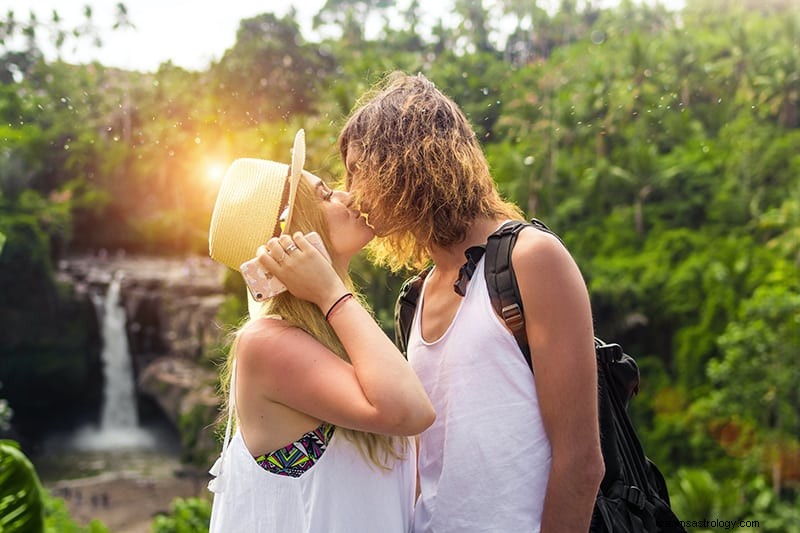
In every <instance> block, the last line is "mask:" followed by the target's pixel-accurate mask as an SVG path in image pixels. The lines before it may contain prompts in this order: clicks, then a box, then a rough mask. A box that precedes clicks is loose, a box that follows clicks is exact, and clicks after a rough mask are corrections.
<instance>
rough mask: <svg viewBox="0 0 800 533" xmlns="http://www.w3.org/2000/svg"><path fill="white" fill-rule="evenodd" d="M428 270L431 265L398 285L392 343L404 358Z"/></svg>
mask: <svg viewBox="0 0 800 533" xmlns="http://www.w3.org/2000/svg"><path fill="white" fill-rule="evenodd" d="M430 271H431V267H428V268H426V269H425V270H423V271H421V272H420V273H419V274H417V275H416V276H413V277H411V278H409V279H407V280H406V281H405V282H404V283H403V286H402V287H400V296H398V297H397V303H395V306H394V343H395V344H396V345H397V348H398V349H399V350H400V351H401V352H402V354H403V356H404V357H406V358H408V355H407V350H408V336H409V335H411V323H412V322H413V321H414V313H415V312H416V310H417V301H418V300H419V295H420V293H421V292H422V285H423V283H425V278H426V277H428V274H429V273H430Z"/></svg>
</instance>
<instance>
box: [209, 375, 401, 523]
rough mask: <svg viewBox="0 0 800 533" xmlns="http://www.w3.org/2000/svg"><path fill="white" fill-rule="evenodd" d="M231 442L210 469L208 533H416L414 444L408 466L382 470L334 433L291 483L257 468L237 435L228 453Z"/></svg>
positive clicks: (342, 437) (345, 439)
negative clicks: (413, 532)
mask: <svg viewBox="0 0 800 533" xmlns="http://www.w3.org/2000/svg"><path fill="white" fill-rule="evenodd" d="M235 372H236V369H235V368H234V369H233V374H234V375H235ZM231 390H234V384H233V383H232V384H231ZM232 397H233V396H232ZM231 411H232V408H231ZM229 436H230V429H228V430H227V431H226V442H225V444H223V450H222V454H221V455H220V458H219V459H218V460H217V462H216V463H215V464H214V466H213V467H212V469H211V473H212V474H214V475H215V476H216V477H215V478H214V479H212V480H211V482H210V483H209V490H211V491H212V492H213V493H214V503H213V507H212V511H211V527H210V533H376V532H380V533H383V532H386V533H407V532H409V531H410V530H411V522H412V515H413V505H414V492H415V481H416V480H415V477H416V470H415V466H414V455H415V453H414V445H413V440H411V439H408V440H409V445H408V446H407V454H406V456H405V458H404V459H403V460H399V461H396V462H394V464H393V467H392V468H391V469H390V470H382V469H380V468H378V467H377V466H375V465H374V464H373V463H372V462H370V461H368V460H367V459H365V458H364V456H362V455H361V453H360V452H359V449H358V448H357V447H356V445H355V444H353V443H351V442H350V441H349V440H348V439H347V438H346V437H344V435H342V434H341V433H340V432H334V435H333V437H332V438H331V440H330V442H329V443H328V445H327V448H326V449H325V451H324V453H323V454H322V456H321V457H320V458H319V459H318V460H317V462H316V464H314V466H312V467H311V469H310V470H308V471H307V472H305V473H303V474H302V475H301V476H300V477H290V476H283V475H278V474H274V473H271V472H268V471H267V470H264V469H263V468H262V467H261V466H259V465H258V463H256V461H255V459H254V458H253V455H252V454H251V453H250V452H249V451H248V449H247V446H246V445H245V442H244V439H243V438H242V434H241V433H240V432H239V431H237V432H236V434H235V435H234V436H233V439H231V440H230V445H228V438H229Z"/></svg>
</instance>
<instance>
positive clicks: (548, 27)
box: [0, 0, 800, 533]
mask: <svg viewBox="0 0 800 533" xmlns="http://www.w3.org/2000/svg"><path fill="white" fill-rule="evenodd" d="M419 4H420V3H419V2H418V1H417V0H414V1H412V2H410V7H408V8H403V9H398V8H396V7H395V5H394V2H393V1H392V0H327V1H326V2H325V4H324V7H323V8H322V9H321V10H320V11H319V13H318V14H317V15H316V16H315V18H314V26H315V28H316V29H318V30H320V31H319V32H318V34H319V35H330V36H332V37H315V38H311V37H310V36H309V35H304V34H303V33H302V32H301V29H300V25H299V23H298V21H297V20H296V16H295V13H294V12H290V13H289V14H288V15H286V16H284V17H282V18H281V17H277V16H275V15H274V14H272V13H269V12H266V13H264V14H262V15H259V16H257V17H254V18H250V19H246V20H242V21H241V23H240V26H239V30H238V33H237V36H236V42H235V44H234V45H233V46H232V47H231V48H230V49H228V50H226V51H224V54H222V55H221V56H220V59H219V60H215V61H213V62H211V64H210V65H209V66H208V68H207V69H205V70H201V71H190V70H186V69H183V68H181V67H178V66H176V65H174V64H173V63H171V62H166V63H163V64H162V65H161V66H160V68H158V70H157V71H155V72H148V73H144V72H136V71H126V70H120V69H117V68H111V67H107V66H104V65H102V64H99V63H97V62H95V63H89V64H70V63H68V62H65V61H63V60H60V59H58V57H56V58H55V59H49V58H46V57H45V54H44V52H43V51H42V50H43V47H44V45H45V44H46V45H47V46H49V47H55V49H56V50H66V49H67V47H72V46H79V47H80V46H83V47H88V48H90V47H92V46H96V45H99V44H100V43H95V41H96V40H97V39H98V37H97V32H96V31H95V27H94V26H93V21H92V13H91V11H90V10H88V9H87V11H86V13H85V15H86V24H84V25H81V26H80V27H76V28H72V27H67V26H66V25H65V24H64V23H63V22H62V21H61V19H60V18H59V17H58V15H57V14H54V16H53V19H52V20H37V19H35V18H30V19H25V18H23V17H22V15H23V14H21V13H12V12H9V13H7V14H6V15H4V16H5V18H4V19H0V324H2V327H1V328H0V381H1V382H2V383H3V388H2V389H0V398H2V400H0V437H3V436H5V437H7V440H4V441H0V442H1V444H0V449H2V451H3V453H2V454H0V486H5V487H6V489H7V488H8V487H13V490H11V492H12V493H15V494H17V496H18V497H17V498H10V499H9V498H4V497H0V531H42V530H44V531H59V532H61V531H106V530H107V529H106V526H104V525H103V524H102V523H100V522H99V521H93V522H92V523H90V524H88V525H87V524H82V525H81V524H78V523H77V522H76V521H75V520H74V519H73V518H71V517H70V514H69V511H68V510H67V508H66V506H65V505H64V503H63V501H60V499H59V498H58V497H56V495H54V494H50V493H48V491H47V490H46V489H44V488H42V485H41V483H40V481H39V480H38V478H37V475H36V471H35V470H34V468H33V466H32V464H31V463H30V462H29V461H28V460H27V459H26V454H25V447H24V446H21V445H20V444H17V443H15V440H16V439H15V437H14V435H18V434H19V432H22V433H23V435H24V428H25V424H26V422H25V421H26V419H27V418H28V417H29V416H31V414H32V413H33V412H34V411H36V412H40V413H41V412H51V413H54V416H55V415H56V414H57V413H59V412H60V411H59V410H62V409H67V408H69V405H67V403H68V402H69V401H77V400H76V399H80V398H81V392H80V390H79V389H80V385H77V386H76V385H75V384H74V383H76V382H77V383H80V381H79V376H81V375H82V372H83V369H82V368H78V367H76V366H71V364H70V363H69V361H74V360H76V357H73V356H72V355H70V354H75V353H76V352H77V351H79V350H80V349H81V346H83V343H84V340H85V336H86V332H85V331H82V329H81V327H80V324H81V322H80V321H79V317H80V315H81V313H82V311H81V308H79V307H76V306H77V304H76V303H75V302H73V301H72V300H70V297H69V294H70V291H69V288H68V287H65V286H64V285H63V284H62V283H60V282H58V281H57V279H56V270H57V265H58V262H59V261H60V260H61V259H63V258H65V257H68V256H70V255H71V254H74V253H79V252H83V251H88V250H97V249H100V248H105V249H108V250H118V249H121V250H125V252H126V253H128V254H152V255H163V256H174V257H185V256H189V255H191V256H198V257H204V256H206V255H207V240H208V225H209V221H210V216H211V210H212V207H213V203H214V199H215V195H216V191H217V187H218V185H219V181H218V179H214V176H215V175H218V174H219V169H220V168H222V169H224V168H225V167H226V166H227V165H228V164H229V163H230V162H231V161H232V160H233V159H235V158H238V157H260V158H265V159H274V160H278V161H287V160H288V157H289V147H291V143H292V139H293V136H294V133H295V132H296V131H297V129H298V128H304V129H305V131H306V136H307V145H308V147H307V156H306V157H307V161H306V168H308V169H309V170H311V171H312V172H314V173H315V174H317V175H319V176H321V177H323V178H324V179H326V180H328V181H330V182H331V183H337V182H338V181H339V179H340V177H341V176H343V165H342V162H341V161H340V160H339V157H338V151H337V146H336V139H337V134H338V129H339V128H340V127H341V125H342V124H343V122H344V120H345V118H346V116H347V114H348V113H349V111H350V110H351V109H352V107H353V105H354V103H355V101H356V99H357V98H358V96H359V95H361V94H362V93H363V92H364V91H365V90H366V89H367V88H369V87H370V85H372V83H373V82H375V81H377V80H378V79H380V78H381V77H382V76H383V75H384V74H385V73H388V72H390V71H393V70H403V71H406V72H410V73H415V72H422V73H424V74H425V75H426V76H427V77H428V78H430V79H431V80H432V81H433V82H434V83H435V84H436V85H437V87H439V88H440V89H441V90H442V91H443V92H445V93H446V94H448V95H449V96H451V97H452V98H453V99H454V100H455V101H457V102H458V103H459V105H461V106H462V108H463V109H464V110H465V112H466V113H467V115H468V117H469V118H470V120H471V122H472V124H473V125H474V127H475V129H476V131H477V133H478V135H479V138H480V140H481V142H482V145H483V147H484V149H485V152H486V154H487V156H488V159H489V162H490V164H491V167H492V171H493V174H494V176H495V179H496V181H497V183H498V185H499V187H500V189H501V191H502V193H503V194H504V195H505V196H506V197H507V198H509V199H511V200H513V201H515V202H517V203H518V204H519V205H520V206H521V207H522V208H523V209H524V210H525V212H526V215H527V216H528V217H534V216H535V217H537V218H539V219H541V220H543V221H544V222H545V223H546V224H547V225H548V226H549V227H550V228H552V229H553V230H554V231H556V232H557V233H559V234H560V236H561V237H562V238H563V239H564V241H565V242H566V244H567V246H568V247H569V249H570V251H571V253H572V254H573V256H574V257H575V259H576V261H577V263H578V265H579V266H580V268H581V270H582V272H583V275H584V277H585V279H586V282H587V284H588V287H589V290H590V294H591V300H592V305H593V312H594V318H595V327H596V334H597V335H598V336H599V337H601V338H603V339H606V340H610V341H614V342H618V343H620V344H621V345H622V346H623V347H624V348H625V351H626V352H627V353H630V354H631V355H633V356H635V357H636V359H637V362H638V363H639V366H640V371H641V375H642V380H641V387H640V392H639V394H638V396H637V397H636V398H635V399H634V400H633V401H632V403H631V405H630V407H629V410H630V413H631V416H632V417H633V419H634V423H635V426H636V428H637V431H638V433H639V436H640V438H641V439H642V441H643V445H644V449H645V451H646V452H647V454H648V456H649V457H650V458H651V459H652V460H653V461H654V462H655V463H656V464H657V465H658V466H659V468H660V469H661V470H662V472H664V474H665V476H666V478H667V481H668V485H669V488H670V495H671V497H672V505H673V508H674V509H675V511H676V513H677V514H678V516H679V517H681V518H683V519H686V520H704V519H706V520H714V519H716V520H736V521H737V524H739V526H738V528H734V529H736V530H739V531H775V532H786V533H791V532H800V387H799V386H798V384H799V383H800V275H799V272H800V9H799V8H800V6H798V4H797V2H796V1H795V0H692V1H689V2H687V4H688V5H687V7H685V8H684V9H682V10H681V11H679V12H673V11H669V10H667V9H666V8H664V7H663V6H660V5H658V4H641V3H639V2H633V1H631V0H622V1H621V2H619V3H618V4H617V5H615V6H614V7H604V8H600V7H593V6H592V3H591V2H589V1H586V2H580V1H577V0H561V1H560V7H559V8H558V9H557V10H554V11H553V10H545V9H543V8H542V7H540V6H537V2H536V1H522V0H504V1H499V2H493V3H491V9H490V7H489V4H490V2H483V3H481V2H480V1H470V0H453V8H452V16H453V17H454V20H455V21H456V23H455V24H453V25H451V26H445V25H444V24H443V23H442V22H441V21H437V22H436V23H433V24H429V25H427V26H426V25H425V24H424V22H425V21H423V20H421V19H420V16H419V9H420V7H419ZM117 9H118V25H119V28H120V31H121V30H122V29H124V28H125V27H126V26H128V27H130V25H135V23H136V21H135V20H129V17H128V14H127V11H126V9H125V6H124V5H122V4H119V5H118V6H117ZM500 19H502V20H503V21H506V22H508V28H507V31H505V32H500V30H499V28H498V27H497V26H498V21H499V20H500ZM423 29H425V31H423ZM19 42H22V43H23V45H22V46H19V45H15V46H12V43H19ZM165 46H167V45H166V44H165ZM220 52H221V53H222V51H220ZM353 267H354V274H355V279H356V281H357V282H358V284H359V285H360V287H361V289H362V290H363V292H364V293H365V295H366V297H367V299H368V301H369V302H370V303H371V304H372V306H373V309H374V312H375V315H376V316H377V317H378V319H379V320H380V321H381V323H382V324H383V325H384V328H385V330H386V331H387V333H389V334H390V335H391V334H392V330H393V323H392V313H393V307H394V300H395V297H396V295H397V292H398V290H399V287H400V284H401V283H402V280H403V279H404V278H405V277H407V276H408V275H409V273H408V272H396V273H391V272H387V271H384V270H381V269H379V268H377V267H374V266H372V265H371V264H370V263H369V258H368V256H364V257H361V256H359V257H357V258H356V260H355V261H354V264H353ZM225 286H226V288H227V291H228V296H227V301H226V303H225V304H224V305H223V306H222V307H221V310H220V313H219V315H218V317H217V320H218V321H219V322H220V323H221V324H225V325H231V326H235V325H237V324H239V323H240V322H241V320H242V317H243V316H244V314H245V312H246V304H245V302H244V299H243V298H244V288H243V287H244V286H243V284H242V283H241V281H240V280H239V277H238V275H236V273H235V272H229V273H228V276H227V280H226V282H225ZM224 352H225V346H224V345H221V346H219V347H217V348H215V349H214V350H211V351H209V353H205V354H203V361H204V362H205V364H206V365H207V366H208V368H209V369H212V370H214V369H216V368H217V366H216V365H217V364H218V363H219V361H220V360H221V359H222V358H223V357H224V355H225V353H224ZM76 365H77V363H76ZM54 376H57V378H54ZM73 378H74V379H75V380H77V381H75V382H73V383H71V382H70V380H72V379H73ZM211 422H213V421H207V422H206V423H211ZM187 427H189V428H192V427H196V425H191V424H187ZM14 428H16V430H17V432H16V433H15V432H14ZM183 430H184V431H187V429H186V427H184V428H183ZM12 439H14V440H12ZM217 444H218V443H217ZM208 465H210V463H208ZM6 489H3V490H2V491H0V492H2V493H7V490H6ZM209 512H210V507H209V499H203V498H189V499H176V500H175V501H174V502H173V505H172V507H171V512H170V513H169V514H165V515H163V516H159V517H157V518H156V519H155V520H154V522H153V526H152V527H153V531H156V532H168V531H175V532H177V531H204V530H205V529H204V528H207V524H208V516H209ZM691 529H692V530H693V531H722V530H725V528H723V527H714V526H708V527H706V526H702V525H701V526H699V527H697V528H691Z"/></svg>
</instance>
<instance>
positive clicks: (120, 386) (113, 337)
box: [100, 272, 139, 432]
mask: <svg viewBox="0 0 800 533" xmlns="http://www.w3.org/2000/svg"><path fill="white" fill-rule="evenodd" d="M121 285H122V275H121V274H120V273H119V272H117V273H116V274H115V275H114V278H113V279H112V280H111V284H110V285H109V286H108V292H107V293H106V297H105V301H104V302H103V315H102V316H103V319H102V324H101V327H102V331H103V352H102V356H101V360H102V362H103V377H104V378H105V388H104V389H103V410H102V416H101V418H100V431H101V432H103V431H105V432H108V431H115V430H126V429H134V428H136V427H137V426H138V422H139V420H138V416H137V414H136V392H135V389H134V385H133V367H132V364H131V356H130V352H129V351H128V336H127V334H126V332H125V308H124V307H122V306H121V305H120V301H119V294H120V287H121Z"/></svg>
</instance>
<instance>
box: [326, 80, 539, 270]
mask: <svg viewBox="0 0 800 533" xmlns="http://www.w3.org/2000/svg"><path fill="white" fill-rule="evenodd" d="M339 151H340V152H341V155H342V160H343V161H344V162H345V163H346V164H347V165H348V169H347V187H348V190H349V191H350V192H351V193H352V194H353V199H354V202H355V205H358V206H360V207H361V208H362V209H365V210H366V211H367V212H368V215H369V220H370V221H371V222H372V223H374V224H375V225H376V226H378V227H379V229H380V230H381V233H383V234H384V236H383V238H380V239H376V240H375V241H373V244H372V245H370V253H371V255H372V257H373V259H374V260H375V261H376V262H377V263H379V264H382V265H386V266H388V267H389V268H391V269H392V270H399V269H401V268H421V267H422V266H424V265H425V264H426V263H427V262H428V261H429V260H430V251H431V247H433V246H436V247H448V246H451V245H453V244H456V243H459V242H461V241H463V240H464V238H465V237H466V235H467V231H468V230H469V228H470V226H471V224H472V222H473V221H474V220H476V219H478V218H482V217H498V216H501V217H506V218H510V219H522V218H523V215H522V211H521V210H520V209H519V207H517V206H516V205H514V204H512V203H510V202H507V201H505V200H503V199H502V198H501V197H500V194H499V193H498V191H497V188H496V186H495V183H494V180H493V179H492V176H491V174H490V172H489V165H488V163H487V162H486V157H485V156H484V153H483V150H482V149H481V146H480V145H479V144H478V140H477V138H476V136H475V132H474V131H473V129H472V126H471V125H470V123H469V121H468V120H467V118H466V116H465V115H464V113H463V112H462V111H461V109H460V108H459V107H458V105H457V104H456V103H455V102H453V101H452V100H451V99H450V98H448V97H447V96H445V95H444V94H443V93H442V92H441V91H439V90H438V89H437V88H436V87H435V86H434V84H433V83H432V82H430V81H429V80H428V79H427V78H425V77H424V76H423V75H422V74H417V75H416V76H409V75H407V74H404V73H402V72H393V73H391V74H389V75H388V76H386V77H385V78H384V79H383V81H382V82H379V83H378V84H377V85H375V86H374V87H373V88H372V90H371V91H369V92H368V93H366V94H365V95H364V96H363V97H362V98H361V99H360V100H359V102H357V104H356V107H355V109H354V111H353V112H352V113H351V114H350V117H349V118H348V120H347V122H346V123H345V125H344V127H343V128H342V132H341V134H340V135H339ZM348 157H350V159H349V160H348Z"/></svg>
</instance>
